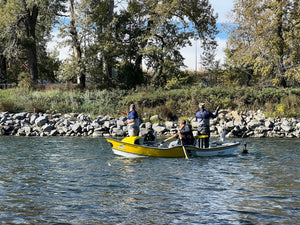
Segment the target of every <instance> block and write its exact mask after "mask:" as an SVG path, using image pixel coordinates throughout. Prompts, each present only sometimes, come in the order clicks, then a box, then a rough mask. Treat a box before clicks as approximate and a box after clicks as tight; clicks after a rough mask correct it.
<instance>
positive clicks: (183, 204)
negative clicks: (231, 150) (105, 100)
mask: <svg viewBox="0 0 300 225" xmlns="http://www.w3.org/2000/svg"><path fill="white" fill-rule="evenodd" d="M247 142H248V145H247V147H248V150H249V154H247V155H243V154H241V153H240V152H237V154H236V155H234V156H231V157H211V158H208V157H207V158H192V159H190V160H185V159H162V158H158V159H155V158H144V159H126V158H122V157H119V156H115V155H113V153H112V152H111V150H110V146H109V144H108V143H107V142H106V141H105V139H96V138H70V137H53V138H46V137H43V138H39V137H33V138H29V137H26V138H23V137H0V143H1V145H0V157H1V161H0V224H297V223H299V222H300V216H299V210H300V189H299V184H300V173H299V172H300V171H299V170H300V166H299V159H300V154H299V144H300V141H299V140H297V139H293V140H287V139H248V140H247Z"/></svg>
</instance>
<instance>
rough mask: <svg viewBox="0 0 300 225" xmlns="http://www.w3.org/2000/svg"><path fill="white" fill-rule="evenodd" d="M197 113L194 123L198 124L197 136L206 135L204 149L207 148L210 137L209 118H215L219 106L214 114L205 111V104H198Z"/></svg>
mask: <svg viewBox="0 0 300 225" xmlns="http://www.w3.org/2000/svg"><path fill="white" fill-rule="evenodd" d="M199 109H200V110H199V111H198V112H197V113H196V121H197V122H198V129H197V130H198V135H208V137H207V138H204V147H205V148H208V147H209V137H210V129H209V127H210V123H209V119H210V118H216V117H217V116H218V112H219V106H218V107H217V109H216V111H215V112H214V113H211V112H210V111H208V110H206V109H205V103H200V104H199Z"/></svg>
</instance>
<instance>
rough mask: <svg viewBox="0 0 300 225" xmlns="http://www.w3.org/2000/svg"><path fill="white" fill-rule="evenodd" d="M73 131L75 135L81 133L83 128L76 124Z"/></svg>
mask: <svg viewBox="0 0 300 225" xmlns="http://www.w3.org/2000/svg"><path fill="white" fill-rule="evenodd" d="M71 128H72V131H74V132H75V133H78V132H81V130H82V126H81V124H79V123H75V124H74V125H72V127H71Z"/></svg>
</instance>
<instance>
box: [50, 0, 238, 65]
mask: <svg viewBox="0 0 300 225" xmlns="http://www.w3.org/2000/svg"><path fill="white" fill-rule="evenodd" d="M210 2H211V4H212V6H213V8H214V12H215V13H218V20H217V22H218V23H228V22H229V19H228V18H227V16H228V15H229V13H230V10H231V9H232V8H233V0H210ZM53 35H54V38H53V39H52V41H51V42H50V43H48V49H49V50H53V49H57V48H58V47H57V42H58V41H59V38H57V37H56V34H55V33H53ZM216 40H217V42H218V45H219V46H218V48H217V51H216V59H217V60H220V61H221V63H222V62H223V60H224V56H225V54H224V49H225V47H226V39H221V38H217V39H216ZM192 43H193V45H192V46H191V47H186V48H183V49H182V51H181V52H182V54H183V57H184V58H185V61H184V62H185V64H186V66H187V68H186V69H189V70H195V69H197V70H199V69H200V63H199V60H200V51H201V49H200V43H197V48H196V43H195V41H193V42H192ZM58 51H59V58H60V59H66V58H67V57H68V56H69V51H70V50H69V48H68V47H63V48H59V49H58ZM196 52H197V57H196ZM196 62H197V65H196Z"/></svg>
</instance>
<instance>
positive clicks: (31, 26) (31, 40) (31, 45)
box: [23, 0, 39, 83]
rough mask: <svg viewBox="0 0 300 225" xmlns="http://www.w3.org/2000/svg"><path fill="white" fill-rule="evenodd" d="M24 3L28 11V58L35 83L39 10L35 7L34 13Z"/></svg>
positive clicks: (26, 25) (26, 20) (26, 23)
mask: <svg viewBox="0 0 300 225" xmlns="http://www.w3.org/2000/svg"><path fill="white" fill-rule="evenodd" d="M23 2H24V7H25V9H26V12H27V14H26V17H25V28H26V37H27V40H26V46H25V48H26V49H27V58H28V62H27V63H28V70H29V73H30V74H31V75H32V80H33V82H34V83H37V81H38V63H37V46H36V45H37V44H36V36H35V31H36V23H37V18H38V13H39V8H38V7H37V6H36V5H35V6H33V8H32V12H30V10H29V9H28V7H27V4H26V2H25V1H24V0H23Z"/></svg>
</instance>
